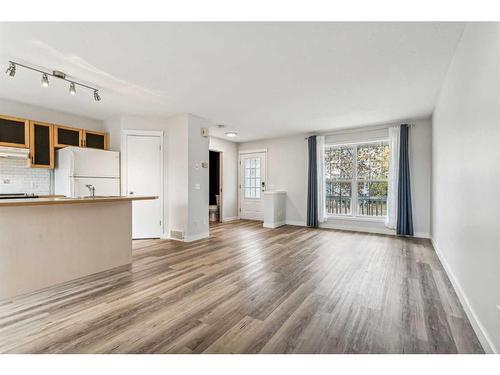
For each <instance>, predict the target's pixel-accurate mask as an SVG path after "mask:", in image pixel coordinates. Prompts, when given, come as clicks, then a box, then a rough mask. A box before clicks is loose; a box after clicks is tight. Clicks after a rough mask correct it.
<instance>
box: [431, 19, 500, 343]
mask: <svg viewBox="0 0 500 375" xmlns="http://www.w3.org/2000/svg"><path fill="white" fill-rule="evenodd" d="M499 88H500V24H499V23H473V24H468V25H467V27H466V29H465V32H464V34H463V36H462V40H461V41H460V43H459V45H458V47H457V50H456V54H455V57H454V58H453V60H452V63H451V65H450V68H449V71H448V74H447V77H446V80H445V82H444V85H443V87H442V89H441V93H440V96H439V99H438V102H437V105H436V109H435V112H434V116H433V134H432V135H433V147H432V151H433V162H432V171H433V173H432V194H433V199H432V237H433V241H434V247H435V249H436V251H437V252H438V254H439V255H440V258H441V261H442V263H443V265H444V266H445V267H446V268H447V271H448V274H449V275H450V278H451V279H452V282H453V283H454V286H455V289H456V290H457V293H458V294H459V297H461V300H462V304H463V305H464V308H465V309H466V311H467V312H468V315H469V318H470V320H471V323H472V324H473V326H474V328H475V330H476V333H478V336H479V339H480V340H481V342H482V344H483V347H484V348H485V350H491V351H497V350H498V348H500V311H499V309H498V308H497V307H496V306H497V305H500V269H499V267H500V198H499V186H500V148H499V145H498V142H499V140H500V91H499Z"/></svg>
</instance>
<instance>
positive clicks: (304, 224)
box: [285, 220, 306, 227]
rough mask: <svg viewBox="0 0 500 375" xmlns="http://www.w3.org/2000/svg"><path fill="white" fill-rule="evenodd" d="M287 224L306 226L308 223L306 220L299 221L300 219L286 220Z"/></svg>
mask: <svg viewBox="0 0 500 375" xmlns="http://www.w3.org/2000/svg"><path fill="white" fill-rule="evenodd" d="M285 225H294V226H296V227H305V226H306V223H305V222H304V221H299V220H286V221H285Z"/></svg>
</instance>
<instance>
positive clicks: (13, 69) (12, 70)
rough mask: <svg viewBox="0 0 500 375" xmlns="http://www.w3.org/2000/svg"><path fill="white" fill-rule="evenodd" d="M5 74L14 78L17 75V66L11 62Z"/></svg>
mask: <svg viewBox="0 0 500 375" xmlns="http://www.w3.org/2000/svg"><path fill="white" fill-rule="evenodd" d="M5 73H6V74H8V75H9V76H10V77H14V76H15V75H16V64H14V63H13V62H11V63H10V65H9V67H8V68H7V70H6V71H5Z"/></svg>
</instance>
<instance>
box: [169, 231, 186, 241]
mask: <svg viewBox="0 0 500 375" xmlns="http://www.w3.org/2000/svg"><path fill="white" fill-rule="evenodd" d="M170 238H171V239H173V240H183V239H184V232H183V231H182V230H174V229H171V230H170Z"/></svg>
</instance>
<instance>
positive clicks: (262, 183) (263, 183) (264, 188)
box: [261, 181, 266, 191]
mask: <svg viewBox="0 0 500 375" xmlns="http://www.w3.org/2000/svg"><path fill="white" fill-rule="evenodd" d="M261 186H262V191H265V190H266V183H265V182H264V181H262V182H261Z"/></svg>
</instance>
